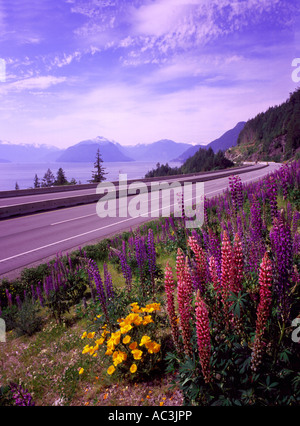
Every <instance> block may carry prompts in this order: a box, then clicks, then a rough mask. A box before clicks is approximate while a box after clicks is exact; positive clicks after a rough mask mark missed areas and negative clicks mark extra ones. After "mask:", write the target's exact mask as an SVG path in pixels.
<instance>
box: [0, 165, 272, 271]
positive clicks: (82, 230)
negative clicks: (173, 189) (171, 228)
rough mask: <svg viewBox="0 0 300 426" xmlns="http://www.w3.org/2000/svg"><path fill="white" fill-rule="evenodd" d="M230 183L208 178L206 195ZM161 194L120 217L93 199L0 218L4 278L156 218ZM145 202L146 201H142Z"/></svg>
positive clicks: (257, 173)
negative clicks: (100, 211) (101, 212)
mask: <svg viewBox="0 0 300 426" xmlns="http://www.w3.org/2000/svg"><path fill="white" fill-rule="evenodd" d="M279 167H280V164H275V163H270V164H269V167H266V168H263V169H260V170H253V169H249V171H248V172H246V173H243V174H241V175H240V176H241V179H242V181H243V182H251V181H254V180H257V179H260V178H262V177H263V176H265V175H266V174H268V173H271V172H272V171H274V170H276V169H278V168H279ZM227 187H228V177H224V178H219V179H215V180H211V181H207V182H205V183H204V192H205V195H206V197H212V196H214V195H217V194H219V193H221V192H222V191H223V190H224V189H226V188H227ZM94 191H95V190H94ZM51 195H54V194H51ZM152 195H153V194H152ZM56 196H57V194H56ZM157 197H159V193H156V194H155V195H154V196H153V198H152V199H150V198H151V197H150V196H149V197H148V196H147V197H146V198H147V199H145V200H144V201H142V203H141V205H140V208H141V210H143V211H147V213H146V214H144V215H142V216H141V215H137V216H134V217H131V216H129V215H127V216H124V217H118V216H119V214H118V212H117V215H116V217H105V218H100V217H99V216H98V215H97V213H96V206H97V203H92V204H86V205H80V206H76V207H70V208H63V209H59V210H53V211H48V212H43V213H37V214H32V215H27V216H22V217H16V218H11V219H4V220H2V221H0V235H1V254H0V278H3V277H7V278H13V277H15V276H17V275H18V274H19V272H20V271H21V270H22V269H23V268H24V267H29V266H30V267H31V266H34V265H37V264H39V263H41V261H46V260H49V259H50V258H52V257H53V256H55V255H56V253H58V252H62V253H64V252H66V251H71V250H72V249H75V248H78V247H79V246H81V247H83V246H84V245H86V244H89V243H92V242H96V241H99V240H101V239H103V238H106V237H108V236H111V235H114V234H117V233H119V232H122V231H124V230H127V229H130V228H131V227H135V226H137V225H139V224H141V223H143V222H146V221H149V220H152V219H153V217H155V216H157V215H159V214H161V209H160V211H159V212H158V211H157V208H156V207H157V205H156V203H154V202H153V201H155V200H156V199H157ZM132 199H133V197H128V199H127V202H128V204H130V203H131V200H132ZM10 201H11V200H10ZM22 201H23V200H22ZM143 203H145V205H142V204H143ZM154 204H155V207H154V208H153V205H154ZM173 205H174V200H173V199H170V206H171V211H172V207H173Z"/></svg>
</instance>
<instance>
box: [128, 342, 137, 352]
mask: <svg viewBox="0 0 300 426" xmlns="http://www.w3.org/2000/svg"><path fill="white" fill-rule="evenodd" d="M136 347H137V342H132V343H130V345H129V349H131V350H133V349H136Z"/></svg>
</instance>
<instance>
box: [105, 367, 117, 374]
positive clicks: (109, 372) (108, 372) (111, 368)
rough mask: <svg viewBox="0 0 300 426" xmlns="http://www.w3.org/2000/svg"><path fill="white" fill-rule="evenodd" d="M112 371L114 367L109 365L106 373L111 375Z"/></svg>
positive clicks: (114, 369)
mask: <svg viewBox="0 0 300 426" xmlns="http://www.w3.org/2000/svg"><path fill="white" fill-rule="evenodd" d="M114 371H116V368H115V367H114V366H113V365H111V366H110V367H108V369H107V374H109V375H111V374H113V372H114Z"/></svg>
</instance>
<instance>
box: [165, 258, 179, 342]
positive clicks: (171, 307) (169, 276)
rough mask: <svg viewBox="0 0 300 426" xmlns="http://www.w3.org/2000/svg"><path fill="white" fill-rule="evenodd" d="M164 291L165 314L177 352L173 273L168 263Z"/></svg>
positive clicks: (177, 339)
mask: <svg viewBox="0 0 300 426" xmlns="http://www.w3.org/2000/svg"><path fill="white" fill-rule="evenodd" d="M165 290H166V295H167V312H168V316H169V321H170V325H171V334H172V338H173V341H174V344H175V346H176V348H177V350H179V329H178V325H177V315H176V311H175V303H174V292H175V283H174V278H173V271H172V268H171V266H170V265H169V262H168V263H167V265H166V268H165Z"/></svg>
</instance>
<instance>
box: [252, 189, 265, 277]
mask: <svg viewBox="0 0 300 426" xmlns="http://www.w3.org/2000/svg"><path fill="white" fill-rule="evenodd" d="M262 229H263V222H262V215H261V208H260V204H259V201H258V200H257V198H256V197H255V196H254V197H253V200H252V204H251V207H250V221H249V233H250V235H249V237H250V238H249V243H250V245H249V250H250V252H251V256H250V262H251V265H252V267H253V268H254V270H256V271H258V270H259V266H260V262H261V259H262V258H263V256H264V253H265V251H266V248H265V243H264V239H263V235H262Z"/></svg>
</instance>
